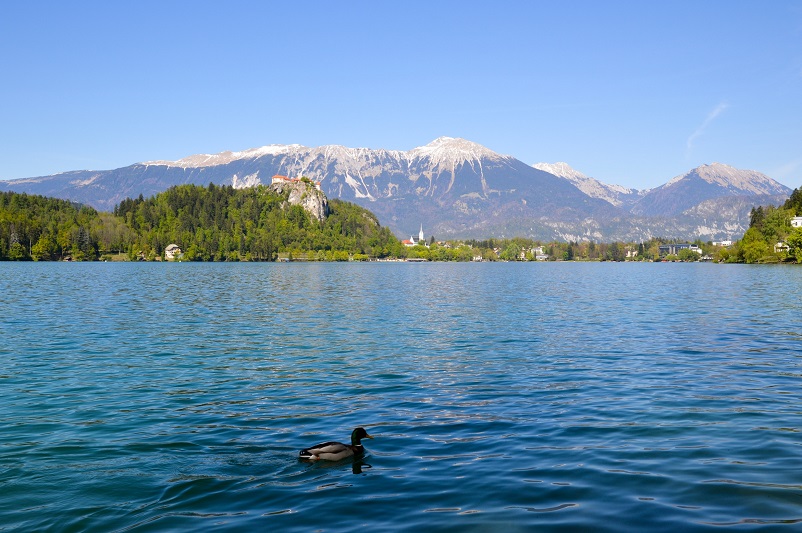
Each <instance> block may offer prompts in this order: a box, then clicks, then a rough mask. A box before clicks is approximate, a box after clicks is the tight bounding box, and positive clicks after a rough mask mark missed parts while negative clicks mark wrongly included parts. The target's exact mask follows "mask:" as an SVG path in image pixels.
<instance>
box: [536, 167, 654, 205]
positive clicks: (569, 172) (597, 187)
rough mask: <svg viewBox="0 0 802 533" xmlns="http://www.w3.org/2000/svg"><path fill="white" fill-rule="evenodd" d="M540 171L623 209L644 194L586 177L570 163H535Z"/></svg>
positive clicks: (592, 196)
mask: <svg viewBox="0 0 802 533" xmlns="http://www.w3.org/2000/svg"><path fill="white" fill-rule="evenodd" d="M532 166H533V167H534V168H536V169H538V170H542V171H544V172H548V173H549V174H553V175H555V176H557V177H560V178H565V179H567V180H568V181H570V182H571V183H572V184H573V185H574V186H575V187H576V188H577V189H579V190H580V191H582V192H584V193H585V194H587V195H588V196H590V197H591V198H598V199H600V200H604V201H605V202H610V203H611V204H613V205H614V206H617V207H621V206H623V205H625V204H631V203H633V202H635V201H636V200H637V199H638V198H639V197H640V196H642V195H643V193H642V192H640V191H637V190H635V189H629V188H627V187H622V186H621V185H609V184H607V183H603V182H601V181H599V180H597V179H594V178H591V177H588V176H586V175H585V174H583V173H581V172H579V171H578V170H575V169H573V168H571V166H570V165H569V164H568V163H564V162H562V161H560V162H557V163H535V164H534V165H532Z"/></svg>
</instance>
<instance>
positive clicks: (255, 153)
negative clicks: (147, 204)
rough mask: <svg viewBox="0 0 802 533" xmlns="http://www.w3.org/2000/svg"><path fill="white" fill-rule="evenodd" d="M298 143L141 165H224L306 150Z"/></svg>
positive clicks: (193, 166) (197, 155)
mask: <svg viewBox="0 0 802 533" xmlns="http://www.w3.org/2000/svg"><path fill="white" fill-rule="evenodd" d="M306 149H307V148H305V147H304V146H301V145H300V144H269V145H267V146H262V147H259V148H250V149H248V150H242V151H239V152H231V151H226V152H220V153H219V154H196V155H191V156H189V157H184V158H183V159H179V160H177V161H164V160H159V161H145V162H143V163H142V164H143V165H163V166H167V167H180V168H201V167H213V166H217V165H226V164H228V163H232V162H234V161H239V160H241V159H256V158H258V157H263V156H266V155H283V154H288V153H291V152H297V151H299V150H306Z"/></svg>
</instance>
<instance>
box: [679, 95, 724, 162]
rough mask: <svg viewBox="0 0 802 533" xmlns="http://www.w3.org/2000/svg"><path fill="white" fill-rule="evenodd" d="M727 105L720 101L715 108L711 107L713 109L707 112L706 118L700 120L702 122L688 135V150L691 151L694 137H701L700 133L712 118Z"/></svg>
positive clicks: (720, 112) (714, 118)
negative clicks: (702, 120)
mask: <svg viewBox="0 0 802 533" xmlns="http://www.w3.org/2000/svg"><path fill="white" fill-rule="evenodd" d="M728 107H730V105H729V104H728V103H727V102H721V103H720V104H719V105H717V106H716V108H715V109H713V111H711V112H710V113H708V114H707V118H705V120H704V122H702V124H701V125H699V127H698V128H696V130H695V131H694V132H693V133H691V135H690V137H688V141H687V142H686V145H687V147H688V151H691V149H693V143H694V142H695V141H696V139H698V138H699V137H701V136H702V134H703V133H704V132H705V130H706V129H707V127H708V126H710V124H711V123H712V122H713V121H714V120H716V118H717V117H718V116H719V115H720V114H722V113H723V112H724V111H726V109H727V108H728Z"/></svg>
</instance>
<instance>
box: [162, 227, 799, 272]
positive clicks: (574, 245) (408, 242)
mask: <svg viewBox="0 0 802 533" xmlns="http://www.w3.org/2000/svg"><path fill="white" fill-rule="evenodd" d="M790 224H791V227H792V228H802V217H792V219H791V221H790ZM661 241H662V239H651V240H650V241H647V242H641V243H638V244H633V243H628V244H624V243H620V242H613V243H595V242H593V241H588V242H581V243H580V242H568V243H562V242H553V243H550V244H545V245H544V244H541V243H538V242H533V241H531V240H529V239H525V238H513V239H487V240H484V241H477V240H452V241H435V239H434V236H432V237H430V238H429V240H427V238H426V236H425V234H424V231H423V225H422V224H421V226H420V230H419V232H418V235H417V236H415V235H411V236H410V237H409V238H408V239H403V240H401V244H402V245H403V246H404V247H405V248H406V249H407V256H406V257H392V258H373V257H367V256H359V254H354V256H349V258H348V260H349V261H383V262H415V263H419V262H428V261H454V260H456V261H470V262H477V263H478V262H491V261H502V262H503V261H616V262H622V261H645V262H726V261H727V259H728V258H729V257H730V256H731V255H732V253H731V250H732V248H733V244H734V243H733V241H732V240H723V241H709V242H707V243H703V242H701V241H699V240H697V241H696V242H693V243H690V242H667V243H661ZM773 252H774V255H775V257H776V259H777V261H778V262H779V261H782V260H783V259H785V258H786V257H787V256H788V253H789V245H788V244H787V243H786V242H783V241H779V242H777V243H776V244H774V246H773ZM166 254H167V251H165V255H166ZM168 260H169V259H168ZM316 260H320V259H317V258H315V257H310V256H309V255H308V254H303V253H300V254H296V255H293V254H292V253H291V252H288V253H283V254H282V253H280V254H279V258H278V261H281V262H289V261H316Z"/></svg>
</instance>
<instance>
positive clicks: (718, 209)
mask: <svg viewBox="0 0 802 533" xmlns="http://www.w3.org/2000/svg"><path fill="white" fill-rule="evenodd" d="M276 174H279V175H285V176H291V177H299V176H307V177H309V178H311V179H313V180H316V181H320V182H321V187H322V190H323V192H325V194H326V195H327V196H328V197H330V198H331V197H333V198H341V199H344V200H348V201H351V202H354V203H357V204H359V205H362V206H364V207H366V208H368V209H370V210H371V211H373V212H374V213H376V215H377V216H378V217H379V220H380V221H381V223H382V224H383V225H386V226H388V227H389V228H390V229H391V230H393V231H394V232H395V233H396V235H398V236H407V235H411V234H413V233H417V230H418V228H419V227H420V226H421V225H423V227H424V228H425V230H426V232H427V233H428V234H429V235H431V234H434V235H435V236H436V237H437V238H439V239H446V238H486V237H515V236H522V237H531V238H534V239H540V240H553V239H556V240H566V241H567V240H572V241H580V240H595V241H605V242H610V241H614V240H620V241H639V240H645V239H648V238H651V237H657V236H661V237H668V238H678V239H696V238H702V239H703V240H719V239H725V238H737V237H739V236H740V235H742V234H743V233H744V231H745V230H746V229H747V227H748V225H749V211H750V210H751V208H752V207H753V206H756V205H767V204H775V205H776V204H779V203H781V202H783V201H784V200H785V199H786V198H787V197H788V196H789V195H790V193H791V190H790V189H789V188H788V187H786V186H784V185H782V184H780V183H778V182H776V181H774V180H772V179H771V178H769V177H768V176H765V175H763V174H760V173H759V172H754V171H750V170H738V169H735V168H732V167H730V166H727V165H724V164H721V163H713V164H710V165H703V166H700V167H698V168H695V169H692V170H690V171H689V172H687V173H686V174H683V175H680V176H677V177H675V178H673V179H671V180H670V181H668V182H667V183H666V184H665V185H662V186H660V187H657V188H655V189H651V190H643V191H641V190H635V189H628V188H625V187H621V186H618V185H608V184H605V183H602V182H601V181H599V180H596V179H594V178H591V177H588V176H586V175H584V174H582V173H581V172H578V171H576V170H574V169H572V168H571V167H570V166H569V165H568V164H566V163H554V164H547V163H538V164H535V165H529V164H526V163H524V162H522V161H520V160H518V159H516V158H514V157H512V156H509V155H501V154H498V153H496V152H493V151H492V150H489V149H488V148H486V147H484V146H481V145H479V144H476V143H474V142H471V141H468V140H465V139H456V138H450V137H441V138H439V139H436V140H434V141H433V142H431V143H429V144H427V145H425V146H422V147H419V148H415V149H413V150H409V151H397V150H384V149H378V150H373V149H367V148H347V147H344V146H337V145H330V146H320V147H316V148H309V147H305V146H300V145H269V146H264V147H261V148H253V149H249V150H244V151H239V152H222V153H219V154H213V155H207V154H201V155H193V156H190V157H186V158H184V159H180V160H178V161H148V162H143V163H136V164H133V165H130V166H127V167H123V168H118V169H114V170H104V171H89V170H82V171H72V172H64V173H61V174H55V175H52V176H44V177H35V178H25V179H18V180H9V181H0V190H13V191H18V192H27V193H30V194H41V195H44V196H52V197H57V198H64V199H68V200H72V201H76V202H81V203H85V204H88V205H91V206H93V207H95V208H97V209H99V210H106V211H110V210H112V209H113V208H114V206H115V205H117V204H119V202H121V201H122V200H124V199H125V198H127V197H131V198H134V197H137V196H139V195H140V194H141V195H143V196H145V197H147V196H151V195H154V194H156V193H159V192H161V191H163V190H165V189H167V188H169V187H171V186H174V185H180V184H187V183H192V184H198V185H207V184H209V183H215V184H217V185H232V186H234V187H236V188H241V187H249V186H254V185H258V184H269V183H270V182H271V178H272V176H273V175H276Z"/></svg>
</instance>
